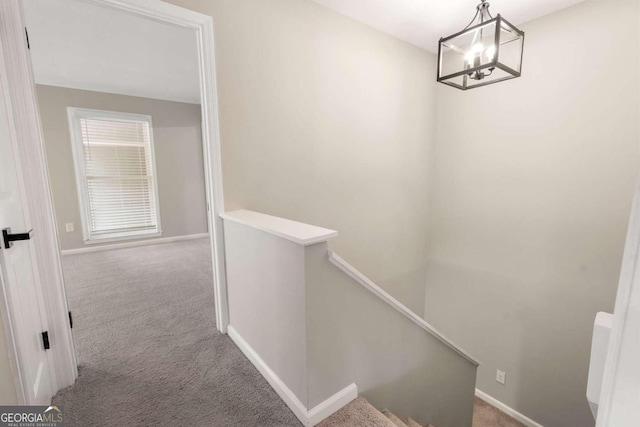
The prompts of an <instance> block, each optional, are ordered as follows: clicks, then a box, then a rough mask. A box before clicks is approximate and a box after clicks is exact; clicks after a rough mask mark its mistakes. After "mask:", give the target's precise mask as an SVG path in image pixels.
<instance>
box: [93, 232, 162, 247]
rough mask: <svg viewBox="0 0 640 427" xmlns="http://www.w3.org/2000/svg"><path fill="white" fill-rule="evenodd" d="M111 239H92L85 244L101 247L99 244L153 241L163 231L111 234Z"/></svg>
mask: <svg viewBox="0 0 640 427" xmlns="http://www.w3.org/2000/svg"><path fill="white" fill-rule="evenodd" d="M109 236H111V237H102V238H99V239H96V238H94V239H92V240H85V241H84V244H85V245H99V244H105V243H115V242H122V241H125V240H140V239H147V240H148V239H151V238H155V237H160V236H162V231H153V230H151V231H148V230H144V231H131V232H128V233H117V234H111V235H109Z"/></svg>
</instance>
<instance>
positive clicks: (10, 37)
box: [0, 0, 229, 404]
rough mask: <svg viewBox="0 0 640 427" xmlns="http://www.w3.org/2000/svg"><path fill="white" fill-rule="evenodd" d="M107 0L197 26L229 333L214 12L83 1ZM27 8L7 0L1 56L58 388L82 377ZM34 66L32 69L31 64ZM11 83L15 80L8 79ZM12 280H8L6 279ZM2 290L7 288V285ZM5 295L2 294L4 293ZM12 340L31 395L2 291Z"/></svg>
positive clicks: (0, 20)
mask: <svg viewBox="0 0 640 427" xmlns="http://www.w3.org/2000/svg"><path fill="white" fill-rule="evenodd" d="M83 1H85V2H88V3H92V4H96V5H101V6H103V7H109V8H115V9H118V10H121V11H124V12H127V13H130V14H134V15H137V16H140V17H145V18H149V19H154V20H157V21H160V22H163V23H169V24H172V25H176V26H179V27H183V28H190V29H194V30H196V32H197V40H198V62H199V77H200V96H201V111H202V145H203V154H204V170H205V187H206V199H207V217H208V227H209V234H210V237H211V239H210V240H211V252H212V257H213V267H214V268H213V270H214V273H213V278H212V279H213V285H214V296H215V313H216V326H217V328H218V330H219V331H220V332H221V333H225V334H226V332H227V325H228V319H229V315H228V304H227V284H226V273H225V261H224V236H223V226H222V218H221V217H220V213H222V212H224V197H223V187H222V157H221V150H220V133H219V119H218V100H217V88H216V75H215V51H214V30H213V18H212V17H211V16H208V15H204V14H201V13H198V12H195V11H191V10H188V9H184V8H181V7H178V6H175V5H172V4H169V3H165V2H162V1H158V0H83ZM24 28H25V22H24V13H23V10H22V5H21V0H2V1H0V46H1V49H0V55H3V59H4V63H5V65H6V68H5V70H6V76H7V78H3V79H1V80H2V82H0V84H2V85H3V89H4V93H5V94H6V95H7V98H8V101H7V106H8V107H7V108H8V109H9V113H10V114H12V115H13V120H14V123H15V134H16V138H17V140H18V141H20V144H17V149H18V156H19V158H21V159H29V161H22V162H21V165H20V173H21V175H22V176H23V178H24V185H25V189H26V196H27V197H26V199H27V200H26V201H25V205H26V207H27V212H28V213H29V215H30V217H31V223H32V226H33V228H34V229H35V230H36V232H37V233H38V234H37V235H38V238H36V239H34V240H33V244H34V246H35V252H36V256H37V269H38V272H39V277H40V278H41V281H42V283H41V284H40V285H41V288H42V293H43V298H44V299H45V309H46V311H47V312H46V313H44V317H45V318H46V320H47V324H48V327H49V336H50V338H51V350H50V354H49V358H50V360H51V368H52V372H53V373H54V374H53V378H52V381H53V387H54V391H57V390H60V389H62V388H64V387H67V386H70V385H72V384H73V383H74V382H75V379H76V378H77V376H78V370H77V361H76V354H75V349H74V344H73V337H72V334H71V329H70V327H69V326H70V325H69V317H68V316H69V315H68V311H69V310H68V307H67V300H66V291H65V287H64V277H63V274H62V263H61V255H60V249H59V245H58V234H57V225H56V221H55V212H54V209H53V200H52V196H51V189H50V184H49V177H48V173H47V161H46V155H45V147H44V139H43V135H42V130H41V123H40V113H39V109H38V102H37V97H36V92H35V81H34V78H33V70H32V67H31V58H30V55H29V54H28V50H27V42H26V37H25V32H24V31H25V30H24ZM25 69H28V70H29V71H28V73H27V74H25V73H24V72H23V70H25ZM8 82H11V84H8ZM5 285H6V284H5ZM1 291H2V292H1V294H2V295H4V293H5V292H6V291H7V290H6V289H4V288H3V289H1ZM0 296H1V295H0ZM0 304H1V305H0V308H1V309H2V311H3V313H8V316H7V315H4V314H3V317H4V319H3V320H4V322H3V323H4V327H5V332H6V339H7V346H8V347H9V353H10V359H11V365H12V371H13V373H14V383H15V388H16V393H17V395H18V403H19V404H28V402H26V401H25V396H24V393H23V392H22V391H23V390H24V387H25V384H24V382H23V378H24V376H23V375H22V374H21V372H22V370H21V361H20V360H19V358H18V354H17V353H16V351H15V350H16V348H17V347H16V341H17V336H16V333H17V331H15V330H14V329H13V327H12V324H13V322H12V321H11V318H10V313H11V310H9V307H8V306H7V301H6V299H5V298H0Z"/></svg>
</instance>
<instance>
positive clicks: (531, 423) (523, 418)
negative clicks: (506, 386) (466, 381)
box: [476, 389, 543, 427]
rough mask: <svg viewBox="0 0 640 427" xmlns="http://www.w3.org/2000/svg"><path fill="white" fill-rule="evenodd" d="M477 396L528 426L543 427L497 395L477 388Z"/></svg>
mask: <svg viewBox="0 0 640 427" xmlns="http://www.w3.org/2000/svg"><path fill="white" fill-rule="evenodd" d="M476 397H478V398H479V399H482V400H484V401H485V402H487V403H488V404H490V405H492V406H495V407H496V408H498V409H500V410H501V411H502V412H504V413H505V414H507V415H509V416H511V417H513V418H515V419H516V420H518V421H520V422H521V423H522V424H524V425H525V426H527V427H543V426H542V424H539V423H537V422H535V421H533V420H532V419H531V418H529V417H527V416H526V415H523V414H521V413H520V412H518V411H516V410H515V409H513V408H512V407H510V406H507V405H505V404H504V403H502V402H500V401H499V400H498V399H496V398H495V397H492V396H489V395H488V394H487V393H485V392H484V391H482V390H478V389H476Z"/></svg>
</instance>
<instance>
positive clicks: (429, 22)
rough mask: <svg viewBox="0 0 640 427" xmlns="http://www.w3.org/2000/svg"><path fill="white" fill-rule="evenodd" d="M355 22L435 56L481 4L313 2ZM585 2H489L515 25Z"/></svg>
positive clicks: (443, 0)
mask: <svg viewBox="0 0 640 427" xmlns="http://www.w3.org/2000/svg"><path fill="white" fill-rule="evenodd" d="M314 1H315V2H317V3H320V4H321V5H323V6H326V7H328V8H329V9H333V10H334V11H336V12H338V13H341V14H343V15H346V16H349V17H351V18H353V19H355V20H356V21H360V22H362V23H364V24H367V25H370V26H372V27H374V28H377V29H378V30H381V31H384V32H385V33H388V34H391V35H392V36H394V37H397V38H399V39H401V40H404V41H407V42H409V43H411V44H414V45H416V46H418V47H421V48H423V49H426V50H428V51H430V52H433V53H436V51H437V48H438V40H440V37H445V36H448V35H451V34H454V33H456V32H458V31H460V30H462V29H463V28H464V27H465V26H466V25H467V24H468V23H469V22H470V21H471V19H472V18H473V15H474V14H475V12H476V5H477V4H478V3H480V0H314ZM583 1H584V0H489V2H490V3H491V8H490V9H489V10H490V11H491V14H492V15H493V16H496V15H497V14H498V13H500V14H501V15H502V16H503V17H504V18H505V19H507V20H508V21H509V22H511V23H512V24H514V25H519V24H522V23H523V22H527V21H530V20H532V19H535V18H539V17H541V16H544V15H547V14H549V13H552V12H556V11H558V10H560V9H564V8H565V7H568V6H572V5H574V4H577V3H581V2H583Z"/></svg>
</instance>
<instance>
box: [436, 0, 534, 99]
mask: <svg viewBox="0 0 640 427" xmlns="http://www.w3.org/2000/svg"><path fill="white" fill-rule="evenodd" d="M481 1H482V2H481V3H480V4H479V5H478V7H477V8H476V9H477V10H476V15H475V16H474V17H473V20H471V22H470V23H469V25H467V26H466V27H465V29H464V30H462V31H460V32H458V33H456V34H453V35H451V36H449V37H443V38H441V39H440V44H439V45H438V81H439V82H440V83H444V84H446V85H449V86H453V87H455V88H458V89H462V90H467V89H473V88H476V87H480V86H486V85H489V84H492V83H497V82H501V81H504V80H509V79H514V78H516V77H520V75H521V72H522V51H523V46H524V32H522V31H520V30H519V29H517V28H516V27H514V26H513V25H511V24H510V23H509V22H508V21H507V20H506V19H504V18H503V17H501V16H500V15H499V14H498V16H496V17H495V18H494V17H493V16H491V13H490V12H489V3H488V2H487V0H481Z"/></svg>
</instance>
